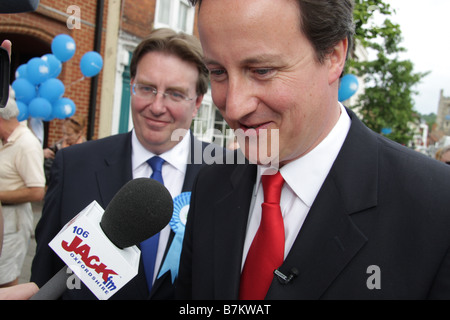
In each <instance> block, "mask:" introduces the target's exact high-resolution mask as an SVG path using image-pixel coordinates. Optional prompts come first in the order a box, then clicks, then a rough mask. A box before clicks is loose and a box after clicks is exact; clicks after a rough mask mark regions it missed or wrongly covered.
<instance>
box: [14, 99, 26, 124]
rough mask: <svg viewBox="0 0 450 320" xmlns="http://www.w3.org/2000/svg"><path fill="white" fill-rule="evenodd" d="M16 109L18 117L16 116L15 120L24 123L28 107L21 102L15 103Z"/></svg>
mask: <svg viewBox="0 0 450 320" xmlns="http://www.w3.org/2000/svg"><path fill="white" fill-rule="evenodd" d="M16 103H17V108H18V109H19V115H18V116H17V120H19V121H24V120H27V119H28V106H27V105H26V104H25V103H23V102H22V101H16Z"/></svg>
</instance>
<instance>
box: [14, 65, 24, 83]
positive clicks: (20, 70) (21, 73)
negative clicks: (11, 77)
mask: <svg viewBox="0 0 450 320" xmlns="http://www.w3.org/2000/svg"><path fill="white" fill-rule="evenodd" d="M15 75H16V79H19V78H26V77H27V65H26V64H21V65H20V66H19V67H18V68H17V69H16V73H15Z"/></svg>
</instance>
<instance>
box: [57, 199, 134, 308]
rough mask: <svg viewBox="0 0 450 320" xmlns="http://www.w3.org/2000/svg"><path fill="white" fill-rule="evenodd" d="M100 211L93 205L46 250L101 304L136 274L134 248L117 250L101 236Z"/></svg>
mask: <svg viewBox="0 0 450 320" xmlns="http://www.w3.org/2000/svg"><path fill="white" fill-rule="evenodd" d="M103 213H104V210H103V208H102V207H101V206H100V205H99V204H98V203H97V202H96V201H93V202H92V203H91V204H90V205H89V206H87V207H86V208H85V209H84V210H83V211H81V212H80V213H79V214H78V215H76V216H75V217H74V218H73V219H72V220H71V221H69V222H68V223H67V224H66V225H65V226H64V228H63V229H62V230H61V231H60V232H59V233H58V234H57V235H56V237H55V238H54V239H53V240H52V241H51V242H50V243H49V246H50V247H51V248H52V249H53V251H55V253H56V254H57V255H58V256H59V257H60V258H61V259H62V260H63V261H64V262H65V264H66V265H67V266H68V267H69V268H70V269H71V270H72V271H73V272H74V273H75V274H76V275H77V276H78V277H79V278H80V280H81V281H83V283H84V284H85V285H86V286H87V287H88V288H89V290H91V292H92V293H94V294H95V296H96V297H97V298H98V299H100V300H107V299H109V298H110V297H111V296H113V295H114V294H115V293H116V292H117V291H119V290H120V289H121V288H122V287H123V286H124V285H125V284H126V283H128V282H129V281H130V280H131V279H132V278H134V277H135V276H136V275H137V273H138V268H139V259H140V250H139V248H138V247H137V246H130V247H127V248H124V249H119V248H118V247H116V246H115V245H114V244H113V243H112V242H111V241H110V240H109V239H108V237H107V236H106V235H105V234H104V232H103V231H102V228H101V226H100V221H101V218H102V215H103Z"/></svg>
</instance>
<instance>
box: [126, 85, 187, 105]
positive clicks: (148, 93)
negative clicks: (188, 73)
mask: <svg viewBox="0 0 450 320" xmlns="http://www.w3.org/2000/svg"><path fill="white" fill-rule="evenodd" d="M132 92H133V95H135V96H136V97H139V98H142V99H146V100H148V101H149V102H153V101H155V99H156V95H157V94H158V93H161V94H162V96H163V97H164V98H166V97H169V99H170V100H171V101H172V102H175V103H179V102H183V101H191V100H194V99H195V98H189V97H186V96H185V95H184V94H182V93H181V92H178V91H175V90H167V91H166V92H159V91H158V90H156V88H154V87H152V86H149V85H146V84H141V83H133V86H132Z"/></svg>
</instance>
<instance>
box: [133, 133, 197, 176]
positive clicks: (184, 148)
mask: <svg viewBox="0 0 450 320" xmlns="http://www.w3.org/2000/svg"><path fill="white" fill-rule="evenodd" d="M190 145H191V135H190V131H189V130H187V132H186V134H185V136H184V137H183V139H182V140H181V141H180V142H179V143H177V144H176V145H175V146H174V147H173V148H172V149H170V150H169V151H167V152H164V153H162V154H160V155H159V156H160V157H161V158H163V159H164V160H165V161H166V162H167V163H169V164H170V165H172V166H173V167H175V168H176V169H177V170H179V171H181V172H182V173H183V174H184V173H186V166H187V162H188V156H189V147H190ZM131 146H132V156H131V165H132V169H133V171H134V170H135V169H136V168H138V167H139V166H142V165H143V164H144V163H146V162H147V160H148V159H150V158H151V157H153V156H155V155H156V154H154V153H153V152H151V151H149V150H147V149H146V148H145V147H144V146H143V145H142V144H141V143H140V142H139V139H138V138H137V136H136V132H135V130H134V129H133V131H132V135H131Z"/></svg>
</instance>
